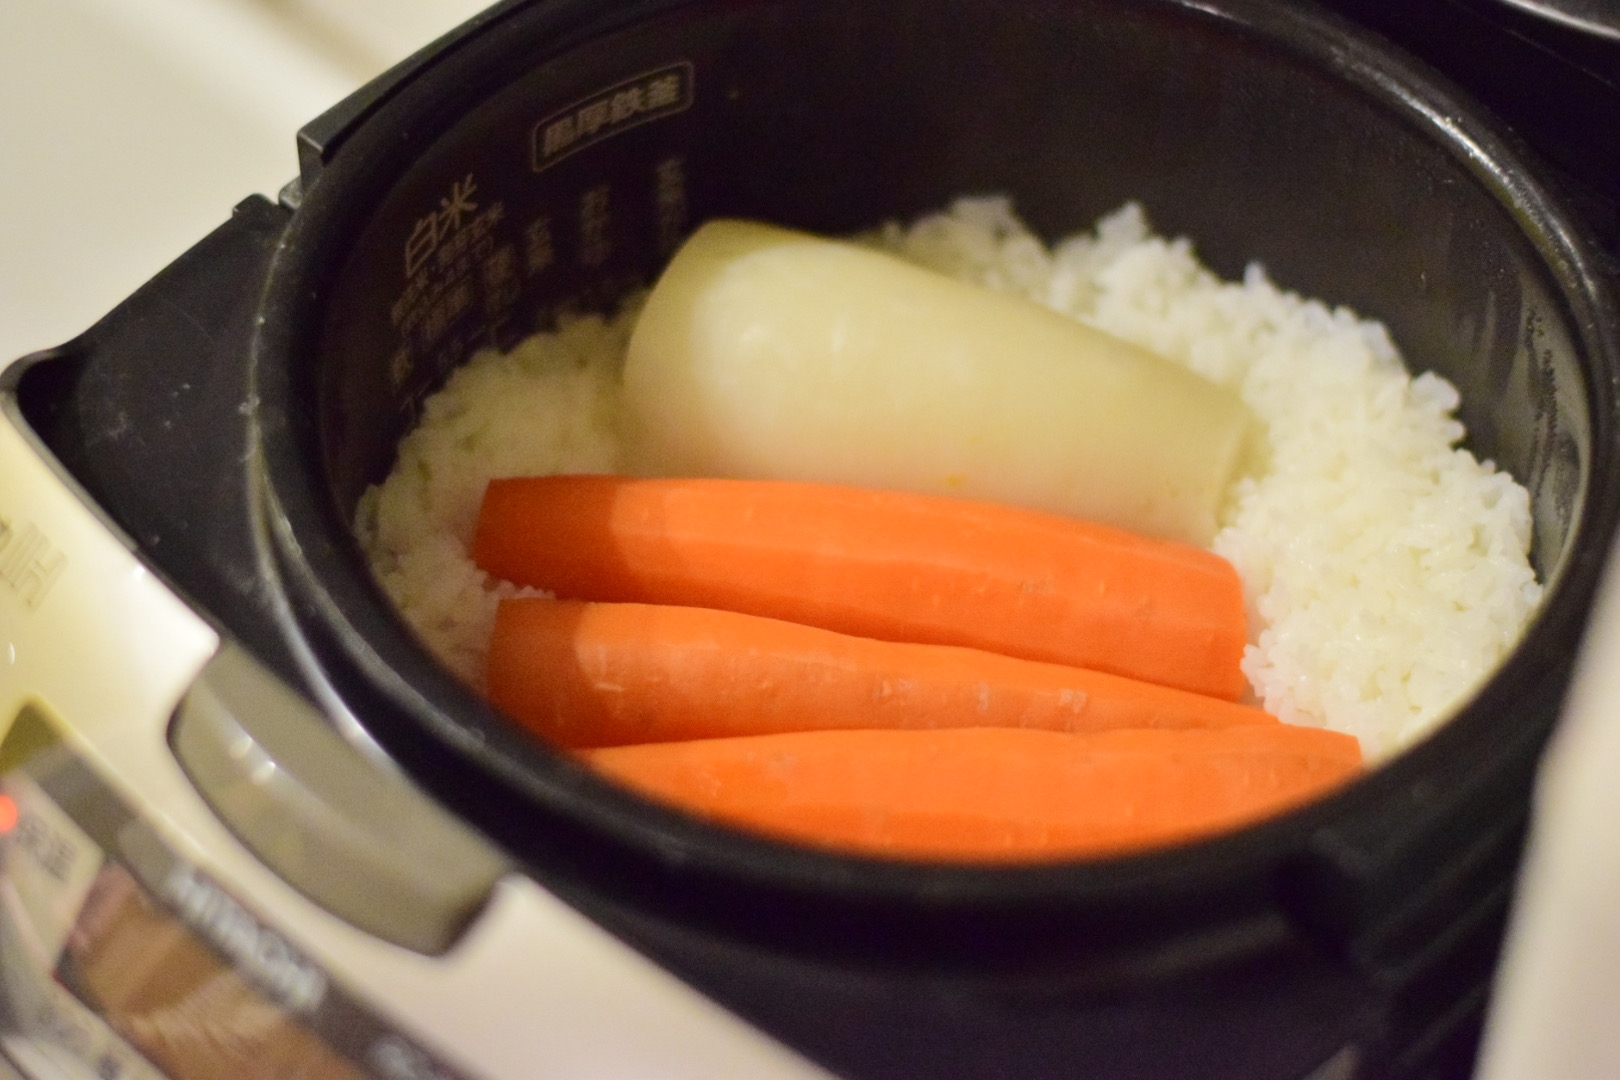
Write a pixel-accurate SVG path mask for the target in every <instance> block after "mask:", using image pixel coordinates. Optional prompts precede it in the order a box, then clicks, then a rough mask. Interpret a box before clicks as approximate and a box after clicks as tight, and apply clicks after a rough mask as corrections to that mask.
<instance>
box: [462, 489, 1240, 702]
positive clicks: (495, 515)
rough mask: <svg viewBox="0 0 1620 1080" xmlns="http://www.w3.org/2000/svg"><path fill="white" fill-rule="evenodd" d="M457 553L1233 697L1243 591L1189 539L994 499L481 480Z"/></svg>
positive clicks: (517, 577)
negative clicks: (467, 545) (478, 504)
mask: <svg viewBox="0 0 1620 1080" xmlns="http://www.w3.org/2000/svg"><path fill="white" fill-rule="evenodd" d="M473 555H474V558H475V559H476V560H477V562H478V564H479V565H480V566H481V567H483V568H484V569H485V570H487V571H489V572H490V573H492V574H494V575H496V576H497V577H501V578H505V579H507V580H509V581H513V582H516V583H518V584H522V585H532V586H535V587H538V588H542V589H547V590H550V591H552V592H555V593H556V594H557V595H559V596H563V597H570V598H576V599H584V600H602V601H628V602H638V603H662V604H683V605H688V606H693V607H712V608H721V609H725V610H730V611H739V612H744V613H747V614H753V615H764V616H768V617H770V618H776V619H783V620H787V621H792V622H800V623H805V624H808V625H812V626H819V627H822V628H825V629H829V630H836V631H839V632H841V633H846V634H854V635H858V636H861V637H872V638H881V639H884V640H888V641H911V642H923V643H929V644H939V645H961V646H967V647H970V648H976V649H983V650H986V651H989V652H998V653H1004V654H1006V655H1009V656H1017V657H1022V658H1025V659H1030V660H1041V661H1047V662H1050V663H1058V664H1069V665H1073V666H1076V667H1085V668H1091V669H1093V670H1097V671H1105V672H1109V673H1112V674H1116V675H1123V676H1126V677H1129V678H1133V679H1141V680H1144V681H1147V682H1155V683H1160V684H1162V685H1165V686H1173V687H1177V688H1179V689H1183V690H1190V691H1193V692H1195V693H1201V694H1208V695H1212V696H1215V697H1221V698H1226V699H1228V700H1237V698H1238V697H1240V696H1241V695H1242V693H1243V691H1244V689H1245V686H1246V683H1245V681H1244V678H1243V675H1242V673H1241V671H1240V670H1239V666H1238V665H1239V660H1240V659H1241V657H1242V653H1243V648H1244V644H1245V641H1246V631H1247V627H1246V623H1245V612H1244V606H1243V596H1242V586H1241V583H1240V582H1239V580H1238V576H1237V572H1236V571H1235V570H1234V569H1233V568H1232V566H1231V565H1230V564H1229V563H1227V562H1226V561H1225V560H1224V559H1221V558H1220V557H1218V556H1216V555H1213V554H1211V553H1210V552H1208V551H1204V550H1202V549H1200V548H1195V547H1191V546H1189V545H1184V544H1178V543H1173V542H1170V541H1163V540H1151V539H1147V538H1144V537H1140V536H1136V535H1133V534H1131V533H1126V532H1122V531H1120V530H1118V529H1113V528H1108V527H1105V526H1100V525H1095V524H1092V523H1088V522H1083V521H1079V520H1077V519H1074V518H1069V517H1064V516H1061V515H1057V514H1048V513H1043V512H1039V511H1033V510H1025V509H1019V508H1015V507H1010V506H1003V505H999V504H994V503H986V502H976V501H971V500H965V499H949V498H942V497H938V496H928V495H918V494H914V493H908V492H896V491H878V490H870V489H865V488H849V487H839V486H834V485H824V484H807V483H790V482H782V481H753V480H718V479H674V480H649V479H634V478H627V477H619V476H549V477H525V478H518V479H506V480H494V481H492V482H491V483H490V485H489V488H488V490H487V492H486V494H485V496H484V501H483V506H482V509H481V511H480V514H479V520H478V527H477V532H476V536H475V539H474V543H473Z"/></svg>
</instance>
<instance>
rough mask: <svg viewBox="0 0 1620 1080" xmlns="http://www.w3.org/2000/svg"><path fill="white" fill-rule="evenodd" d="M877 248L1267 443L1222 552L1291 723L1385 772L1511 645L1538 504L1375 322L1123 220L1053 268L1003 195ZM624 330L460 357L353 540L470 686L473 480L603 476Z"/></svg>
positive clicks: (1257, 672)
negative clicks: (1035, 307) (1021, 298)
mask: <svg viewBox="0 0 1620 1080" xmlns="http://www.w3.org/2000/svg"><path fill="white" fill-rule="evenodd" d="M868 239H869V240H870V241H871V242H873V243H876V244H880V245H883V246H886V247H889V248H891V249H893V250H895V251H897V252H899V253H900V254H902V255H904V256H906V257H908V258H910V259H913V260H915V261H917V262H920V263H923V264H925V265H929V266H933V267H935V268H938V269H940V270H943V271H946V272H948V273H951V274H954V275H957V276H959V277H964V278H968V279H970V280H974V281H977V282H980V283H982V284H984V285H986V286H989V287H991V288H996V289H1002V290H1006V291H1011V292H1016V293H1020V294H1022V295H1025V296H1028V297H1030V298H1032V299H1034V300H1036V301H1038V302H1040V303H1043V304H1045V305H1047V306H1049V307H1051V308H1053V309H1055V310H1057V311H1060V312H1063V313H1065V314H1068V315H1070V316H1072V317H1074V318H1077V319H1081V320H1083V321H1085V322H1089V323H1092V324H1093V325H1096V326H1098V327H1101V328H1102V329H1104V330H1107V331H1109V332H1111V333H1113V334H1116V335H1118V336H1120V337H1123V338H1126V339H1129V340H1131V341H1134V342H1137V343H1139V344H1141V345H1144V346H1146V347H1147V348H1150V349H1152V350H1154V351H1155V352H1158V353H1160V354H1162V355H1164V356H1167V357H1170V358H1171V359H1173V360H1176V361H1178V362H1180V363H1184V364H1186V365H1187V366H1188V367H1190V368H1192V369H1193V370H1195V371H1197V372H1199V373H1200V374H1202V375H1204V376H1206V377H1207V378H1210V379H1213V380H1215V381H1216V382H1220V383H1223V384H1227V385H1232V386H1235V387H1237V389H1238V391H1239V393H1241V395H1242V396H1243V399H1244V400H1245V401H1246V402H1247V403H1248V405H1249V407H1250V409H1251V410H1252V411H1253V412H1254V414H1255V416H1256V417H1257V418H1258V419H1259V420H1260V421H1261V424H1262V425H1263V427H1264V429H1265V432H1266V436H1267V437H1266V440H1265V446H1264V448H1263V450H1262V452H1261V460H1260V461H1259V462H1258V463H1257V470H1256V471H1255V473H1254V475H1252V476H1250V477H1249V478H1246V479H1244V480H1241V481H1240V482H1239V483H1238V484H1237V485H1236V487H1235V488H1234V491H1233V493H1232V496H1231V499H1230V500H1229V503H1228V505H1227V507H1226V509H1225V511H1224V513H1223V515H1222V526H1223V527H1222V529H1221V531H1220V533H1219V534H1218V535H1217V537H1216V538H1215V542H1214V548H1215V550H1216V551H1217V552H1219V553H1220V554H1222V555H1224V556H1226V557H1227V558H1229V559H1231V560H1232V562H1233V563H1234V564H1235V565H1236V566H1237V569H1238V572H1239V573H1240V575H1241V576H1242V578H1243V581H1244V583H1245V587H1246V590H1247V593H1248V599H1249V605H1250V626H1251V644H1250V646H1249V648H1248V651H1247V654H1246V656H1245V658H1244V665H1243V666H1244V671H1245V673H1246V674H1247V675H1248V677H1249V680H1250V682H1251V684H1252V685H1253V687H1254V691H1255V696H1256V698H1257V699H1258V700H1259V701H1260V702H1261V703H1262V704H1264V706H1265V707H1266V708H1267V709H1268V710H1269V711H1271V712H1273V713H1275V714H1276V715H1277V716H1279V717H1280V718H1282V719H1283V720H1285V721H1289V722H1292V723H1302V724H1319V725H1324V726H1327V727H1331V728H1335V729H1338V730H1341V731H1346V732H1349V733H1351V734H1354V735H1356V736H1358V737H1359V738H1360V739H1361V741H1362V745H1363V747H1364V748H1365V750H1366V752H1367V754H1368V757H1369V759H1373V758H1377V757H1379V756H1382V755H1384V754H1387V753H1388V752H1390V751H1392V750H1395V749H1398V748H1399V747H1401V746H1404V745H1407V744H1408V743H1410V742H1411V741H1412V740H1414V739H1416V738H1418V737H1419V736H1421V735H1422V734H1423V733H1425V732H1426V731H1428V730H1429V729H1430V728H1431V727H1432V726H1433V725H1434V724H1435V723H1437V722H1438V721H1439V720H1441V719H1443V718H1444V717H1445V715H1446V714H1447V713H1448V712H1449V711H1450V710H1451V709H1452V708H1453V707H1455V706H1456V705H1457V704H1459V703H1460V702H1461V701H1462V700H1463V699H1464V698H1466V696H1467V695H1468V694H1469V693H1470V691H1471V690H1472V689H1473V688H1474V687H1475V686H1476V685H1477V684H1478V682H1479V681H1480V680H1481V679H1482V678H1483V677H1484V676H1485V675H1486V674H1488V673H1489V671H1490V670H1491V669H1492V668H1493V667H1494V666H1495V664H1496V663H1497V662H1498V661H1499V660H1500V659H1501V658H1502V657H1503V656H1504V655H1505V654H1506V652H1507V651H1508V649H1509V648H1510V647H1511V646H1512V645H1513V643H1514V642H1515V641H1516V640H1517V638H1518V636H1519V634H1520V632H1521V631H1522V629H1523V627H1524V625H1525V622H1526V621H1527V619H1528V618H1529V615H1530V613H1531V611H1532V609H1533V608H1534V607H1535V604H1536V602H1537V600H1538V599H1539V597H1540V591H1541V588H1540V586H1539V585H1538V584H1537V582H1536V580H1535V575H1534V573H1533V571H1532V570H1531V568H1530V565H1529V561H1528V558H1527V553H1528V550H1529V544H1530V512H1529V497H1528V494H1527V493H1526V491H1525V490H1524V488H1522V487H1521V486H1519V485H1518V484H1516V483H1515V482H1514V481H1513V479H1512V478H1511V477H1510V476H1508V475H1507V474H1506V473H1503V472H1498V471H1496V470H1495V469H1494V468H1493V467H1492V465H1491V464H1490V463H1489V462H1485V463H1480V462H1479V461H1477V460H1475V458H1474V457H1473V456H1472V455H1471V454H1470V453H1468V452H1467V451H1466V450H1463V449H1460V448H1458V447H1457V446H1456V444H1457V442H1458V440H1460V439H1461V437H1462V435H1463V429H1462V426H1461V424H1459V423H1458V422H1457V420H1456V419H1455V418H1454V416H1453V412H1454V410H1455V408H1456V405H1457V392H1456V390H1455V389H1454V388H1453V387H1452V386H1451V385H1450V384H1449V383H1447V382H1446V381H1445V380H1443V379H1440V378H1438V377H1437V376H1434V375H1432V374H1425V375H1420V376H1418V377H1417V378H1411V377H1409V376H1408V374H1407V372H1406V369H1405V368H1404V367H1403V365H1402V362H1401V358H1400V356H1399V354H1398V353H1397V351H1396V349H1395V346H1394V345H1393V344H1392V343H1391V341H1390V339H1389V335H1388V334H1387V333H1386V331H1385V330H1384V327H1383V326H1382V325H1381V324H1379V323H1376V322H1372V321H1368V320H1362V319H1359V318H1357V317H1356V316H1355V315H1354V314H1353V313H1351V312H1349V311H1346V310H1344V309H1342V308H1341V309H1337V310H1330V309H1329V308H1327V307H1326V306H1325V305H1323V304H1321V303H1318V302H1315V301H1311V300H1305V299H1302V298H1300V297H1298V296H1296V295H1294V294H1291V293H1286V292H1283V291H1282V290H1280V289H1278V288H1277V287H1276V286H1275V285H1273V284H1272V283H1271V282H1270V281H1269V280H1267V278H1266V276H1265V273H1264V271H1262V270H1261V269H1260V268H1259V267H1258V266H1251V267H1250V268H1249V270H1248V272H1247V273H1246V274H1245V275H1244V279H1243V281H1242V282H1224V281H1221V280H1219V279H1218V278H1216V277H1215V276H1214V275H1213V274H1211V273H1210V272H1209V271H1208V270H1207V269H1206V268H1204V267H1203V266H1202V265H1200V264H1199V262H1198V261H1197V259H1196V258H1195V257H1194V254H1193V250H1192V246H1191V244H1190V243H1189V242H1188V241H1186V240H1184V239H1181V240H1174V241H1171V240H1165V239H1163V238H1161V237H1158V236H1155V235H1153V234H1152V232H1151V230H1150V229H1149V227H1148V224H1147V221H1146V219H1145V218H1144V216H1143V214H1142V212H1141V210H1140V208H1139V207H1136V206H1134V205H1128V206H1126V207H1124V208H1123V209H1121V210H1119V211H1117V212H1116V213H1114V214H1112V215H1110V216H1108V217H1106V218H1104V219H1103V220H1102V221H1101V222H1099V223H1098V225H1097V228H1096V230H1095V232H1093V233H1090V234H1085V235H1080V236H1076V237H1073V238H1071V239H1069V240H1066V241H1064V242H1062V243H1060V244H1059V245H1057V247H1056V248H1053V249H1048V248H1047V247H1046V246H1045V245H1043V244H1042V243H1041V241H1040V240H1039V239H1038V238H1036V237H1035V236H1033V235H1032V234H1031V233H1030V232H1029V231H1028V230H1027V229H1026V228H1025V227H1024V226H1023V225H1022V224H1021V223H1020V222H1019V221H1018V220H1017V218H1016V217H1015V216H1014V214H1013V212H1012V209H1011V207H1010V205H1009V204H1008V202H1007V201H1006V200H1004V199H999V198H988V199H966V200H962V201H960V202H958V203H957V204H956V205H955V206H953V207H952V208H951V210H950V212H949V213H946V214H941V215H937V216H934V217H929V218H926V219H923V220H921V221H919V222H917V223H915V224H914V225H912V226H910V227H906V228H902V227H900V226H898V225H891V226H889V227H887V228H885V229H884V230H882V231H881V232H880V233H877V234H874V235H873V236H871V237H869V238H868ZM635 313H636V305H635V304H631V305H629V306H627V308H626V310H624V311H621V312H620V313H619V314H618V315H616V316H614V317H613V318H612V319H603V318H599V317H586V318H581V319H577V320H574V321H571V322H568V323H566V324H565V325H563V326H562V327H561V328H560V329H559V330H558V331H557V332H555V333H546V334H539V335H536V336H534V337H532V338H530V339H528V340H527V341H525V342H523V343H522V344H521V345H520V346H518V348H517V349H515V350H514V351H513V352H511V353H510V354H506V355H498V354H495V353H493V352H486V353H482V354H480V355H478V356H477V357H475V358H474V359H473V360H472V361H471V362H470V363H469V364H467V365H466V366H465V367H464V368H462V369H461V370H460V371H458V372H456V373H455V375H454V376H452V378H451V379H450V380H449V382H448V383H447V384H446V385H445V387H444V389H443V390H442V391H440V392H439V393H438V394H437V395H435V396H434V397H433V398H432V399H430V400H429V402H428V403H427V407H426V411H425V413H424V416H423V419H422V422H421V424H420V425H419V426H418V427H417V428H416V430H414V431H413V432H412V433H411V434H410V435H408V436H407V437H406V438H405V439H404V441H403V442H402V443H401V445H400V452H399V459H398V463H397V464H396V466H395V469H394V471H393V473H392V474H391V475H390V476H389V477H388V479H387V481H386V482H385V483H383V484H382V485H381V486H380V487H377V488H373V489H372V490H371V491H369V492H367V494H366V496H365V498H364V499H363V500H362V502H361V506H360V513H359V516H358V532H359V535H360V539H361V542H362V544H363V545H364V547H365V549H366V551H367V552H368V554H369V556H370V558H371V561H372V564H373V567H374V569H375V571H376V573H377V575H378V577H379V579H380V580H381V582H382V584H383V586H384V588H385V589H386V590H387V592H388V593H389V595H390V596H392V597H393V599H394V600H395V602H396V603H397V604H398V605H399V607H400V610H401V612H402V613H403V614H404V616H405V618H406V619H407V621H408V622H409V623H410V624H411V625H412V626H414V627H415V628H416V629H417V630H418V631H419V632H420V633H421V635H422V636H423V638H424V640H425V641H426V643H427V645H428V646H429V648H430V649H432V650H433V652H434V653H435V654H436V655H437V656H439V657H440V658H442V659H443V661H444V662H445V663H446V664H447V665H449V666H450V667H451V668H452V669H454V670H455V671H457V672H458V673H460V674H461V675H462V676H463V677H464V678H466V679H467V680H468V681H469V682H472V683H473V684H475V685H476V684H478V683H480V682H481V681H482V668H483V655H484V648H485V643H486V642H487V639H488V636H489V629H490V625H491V621H492V619H493V616H494V608H495V603H496V600H497V599H498V597H499V596H500V595H502V594H503V593H504V592H510V591H511V587H510V586H508V585H504V584H501V583H497V582H493V581H491V580H489V579H487V577H486V575H484V574H483V573H482V572H481V571H479V570H478V569H477V568H476V567H475V566H474V565H473V563H472V561H471V560H470V558H469V557H468V555H467V550H468V544H469V542H470V539H471V534H472V528H473V523H474V520H475V518H476V515H477V509H478V503H479V500H480V498H481V497H482V494H483V489H484V485H485V483H486V482H487V481H488V480H489V479H490V478H491V477H496V476H513V475H523V474H537V473H550V472H611V471H614V470H615V469H616V468H617V467H618V464H619V456H620V440H619V430H620V423H619V401H618V372H619V367H620V364H621V361H622V358H623V354H624V347H625V343H626V341H627V340H628V336H629V331H630V328H631V326H632V325H633V323H634V318H635Z"/></svg>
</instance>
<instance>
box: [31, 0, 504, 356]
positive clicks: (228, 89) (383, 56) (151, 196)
mask: <svg viewBox="0 0 1620 1080" xmlns="http://www.w3.org/2000/svg"><path fill="white" fill-rule="evenodd" d="M485 4H486V0H4V2H0V363H4V362H7V361H10V360H11V359H13V358H15V357H17V356H19V355H22V354H23V353H26V352H31V351H33V350H34V349H38V348H44V347H47V346H51V345H56V344H60V343H61V342H63V341H65V340H67V339H68V338H71V337H72V336H73V335H75V334H77V333H78V332H80V331H81V330H83V329H85V328H86V327H87V326H88V325H89V324H90V323H91V322H93V321H94V320H95V319H96V318H98V317H99V316H101V315H103V314H105V313H106V312H107V311H108V310H110V309H111V308H112V307H113V306H114V305H115V304H117V303H118V301H120V300H122V299H123V298H124V297H125V296H127V295H128V294H129V293H131V292H132V291H134V289H135V288H136V287H138V286H139V285H141V284H142V283H143V282H145V281H146V280H147V279H149V278H151V277H152V276H153V275H154V274H156V273H157V272H158V271H159V270H161V269H162V268H163V267H164V266H165V265H166V264H167V263H168V262H169V261H170V260H171V259H173V258H174V257H175V256H176V255H178V254H180V253H181V252H182V251H184V250H185V249H186V248H187V247H189V246H190V245H191V244H192V243H194V242H195V241H197V240H199V239H201V238H202V237H203V236H204V235H205V234H206V233H207V232H209V231H210V230H211V229H212V228H213V227H214V226H216V225H218V224H219V223H220V222H222V221H224V220H225V218H226V217H227V216H228V215H229V214H230V210H231V207H232V206H233V205H235V204H236V203H237V202H238V201H240V200H241V199H242V198H244V197H246V196H248V195H251V194H255V193H259V194H266V195H274V193H275V192H276V191H277V190H278V189H279V188H280V187H281V185H282V184H283V183H285V182H286V181H287V180H290V179H292V177H293V175H294V174H295V173H296V171H297V156H296V152H295V144H294V137H295V135H296V133H297V131H298V129H299V128H300V127H301V126H302V125H303V124H304V123H305V122H307V121H309V120H310V119H312V118H314V117H315V116H317V115H319V114H320V113H321V112H322V111H324V110H325V109H326V108H327V107H328V106H330V105H332V104H334V103H336V102H337V101H338V100H339V99H340V98H342V97H343V96H344V95H345V94H347V93H348V92H349V91H351V90H352V89H354V88H355V87H358V86H359V85H360V84H361V83H363V82H364V81H365V80H366V79H368V78H370V77H371V76H372V75H374V74H376V73H378V72H380V71H382V70H383V69H384V68H386V67H387V66H388V65H389V64H391V63H393V62H394V61H396V60H399V59H402V58H403V57H405V56H406V55H408V54H409V53H410V52H412V51H413V50H414V49H416V48H417V47H419V46H421V45H424V44H426V43H427V42H429V41H431V40H432V39H433V38H435V37H437V36H438V35H439V34H440V33H443V32H444V31H445V30H448V29H450V28H451V27H453V26H455V25H456V24H458V23H460V22H461V21H462V20H464V19H466V18H467V17H469V16H470V15H472V14H474V13H475V12H476V11H478V10H480V9H481V8H482V7H484V6H485Z"/></svg>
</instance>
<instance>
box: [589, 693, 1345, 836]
mask: <svg viewBox="0 0 1620 1080" xmlns="http://www.w3.org/2000/svg"><path fill="white" fill-rule="evenodd" d="M580 753H581V757H582V758H583V760H584V761H586V762H587V763H588V764H590V765H591V766H593V767H594V768H596V769H598V770H600V771H601V772H603V773H604V774H606V775H608V776H610V777H613V778H614V779H616V780H619V781H620V782H622V783H624V784H626V785H628V786H629V787H631V788H633V789H635V790H637V791H640V792H642V793H644V794H646V795H648V796H651V797H653V798H656V799H661V800H665V801H668V802H672V803H675V804H677V805H679V806H681V807H684V808H686V809H688V810H691V811H693V812H695V813H698V814H700V815H702V816H705V817H708V818H710V819H712V820H714V821H717V822H722V823H726V824H730V825H734V826H737V827H740V828H744V829H749V830H753V831H756V832H760V833H764V834H767V835H771V836H775V837H779V838H785V839H791V840H798V841H802V842H805V843H809V844H814V845H817V846H825V847H836V848H841V849H853V850H857V851H863V852H867V853H871V854H880V855H889V856H901V857H914V858H922V859H982V860H1010V859H1043V858H1061V857H1068V856H1082V855H1099V854H1108V853H1117V852H1119V851H1121V850H1124V849H1127V848H1133V847H1141V846H1148V845H1154V844H1165V843H1172V842H1175V841H1179V840H1187V839H1192V838H1195V837H1199V836H1203V835H1207V834H1209V833H1213V832H1217V831H1219V830H1222V829H1227V828H1232V827H1235V826H1238V825H1243V824H1247V823H1249V822H1252V821H1254V820H1256V819H1258V818H1260V817H1264V816H1266V815H1268V814H1273V813H1276V812H1278V811H1281V810H1284V809H1287V808H1288V807H1291V806H1293V805H1296V804H1298V803H1301V802H1304V801H1305V800H1308V799H1311V798H1313V797H1315V796H1318V795H1321V794H1323V793H1324V792H1326V791H1329V790H1331V789H1332V788H1333V787H1335V786H1337V785H1338V784H1340V783H1343V782H1344V781H1346V780H1348V779H1349V778H1351V777H1352V776H1353V775H1355V773H1356V772H1357V771H1358V770H1359V768H1360V762H1361V751H1360V745H1359V744H1358V743H1357V742H1356V740H1355V739H1354V738H1352V737H1351V736H1348V735H1343V734H1340V733H1338V732H1332V731H1326V730H1323V729H1321V728H1307V727H1294V726H1291V725H1287V724H1273V725H1253V726H1243V727H1229V728H1215V729H1208V730H1191V731H1146V730H1135V729H1131V730H1123V731H1107V732H1101V733H1096V734H1085V735H1073V734H1063V733H1058V732H1050V731H1028V730H1019V729H1013V728H968V729H962V730H945V731H812V732H798V733H793V734H778V735H758V736H750V737H743V738H733V739H702V740H697V741H693V742H674V743H648V744H644V745H640V746H622V747H610V748H606V749H598V750H585V751H581V752H580Z"/></svg>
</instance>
